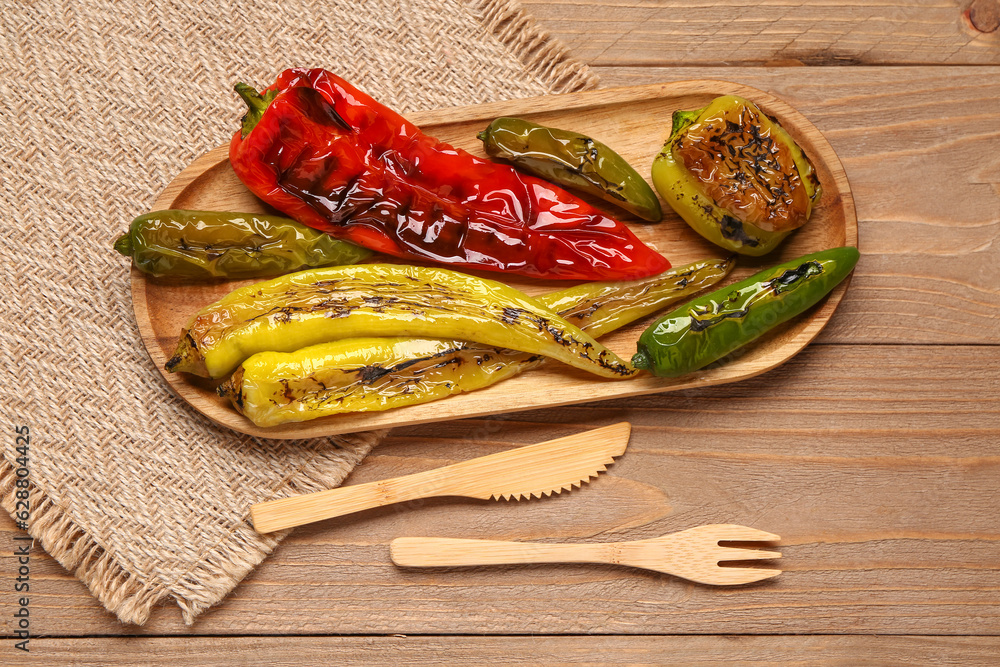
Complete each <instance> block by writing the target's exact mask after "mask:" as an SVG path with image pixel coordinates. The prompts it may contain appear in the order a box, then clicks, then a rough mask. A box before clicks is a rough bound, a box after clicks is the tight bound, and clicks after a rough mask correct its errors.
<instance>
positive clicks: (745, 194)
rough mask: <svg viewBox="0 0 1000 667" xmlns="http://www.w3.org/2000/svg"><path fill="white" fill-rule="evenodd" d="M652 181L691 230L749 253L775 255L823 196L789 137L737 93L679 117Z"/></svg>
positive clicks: (680, 113)
mask: <svg viewBox="0 0 1000 667" xmlns="http://www.w3.org/2000/svg"><path fill="white" fill-rule="evenodd" d="M652 178H653V185H654V186H655V187H656V190H657V191H658V192H659V193H660V196H661V197H663V199H664V201H666V202H667V203H668V204H669V205H670V207H671V208H673V209H674V211H676V212H677V214H678V215H680V216H681V218H683V219H684V221H685V222H687V223H688V225H689V226H690V227H691V228H692V229H694V230H695V231H696V232H698V233H699V234H701V235H702V236H703V237H705V238H706V239H708V240H709V241H711V242H712V243H714V244H716V245H718V246H720V247H722V248H726V249H728V250H732V251H734V252H737V253H740V254H743V255H750V256H760V255H764V254H767V253H769V252H771V251H772V250H774V248H776V247H777V246H778V245H779V244H780V243H781V242H782V241H783V240H784V239H785V238H786V237H787V236H788V235H789V234H791V233H792V231H794V230H795V229H797V228H798V227H801V226H802V225H804V224H805V223H806V221H807V220H808V219H809V217H810V216H811V214H812V209H813V205H814V204H815V202H817V201H818V200H819V198H820V196H821V194H822V191H821V188H820V184H819V180H818V178H817V177H816V172H815V169H814V168H813V166H812V164H811V163H810V162H809V160H808V158H807V157H806V155H805V153H803V151H802V149H801V148H800V147H799V146H798V144H796V143H795V141H794V140H793V139H792V137H791V136H790V135H789V134H788V132H786V131H785V130H784V128H782V127H781V125H780V124H778V122H777V121H775V120H774V119H772V118H770V117H768V116H767V115H766V114H764V112H763V111H761V110H760V109H759V108H758V107H757V106H756V105H755V104H753V103H752V102H750V101H748V100H745V99H743V98H740V97H736V96H733V95H727V96H724V97H719V98H717V99H715V100H713V101H712V102H711V103H710V104H709V105H708V106H706V107H705V108H704V109H699V110H697V111H675V112H674V116H673V127H672V129H671V134H670V139H668V140H667V143H666V144H665V145H664V146H663V149H662V150H661V151H660V152H659V154H658V155H657V156H656V159H655V160H654V161H653V168H652Z"/></svg>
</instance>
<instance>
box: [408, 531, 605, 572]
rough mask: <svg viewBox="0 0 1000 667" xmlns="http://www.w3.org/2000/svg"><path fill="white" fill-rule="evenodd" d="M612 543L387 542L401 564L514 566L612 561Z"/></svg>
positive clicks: (435, 539)
mask: <svg viewBox="0 0 1000 667" xmlns="http://www.w3.org/2000/svg"><path fill="white" fill-rule="evenodd" d="M615 546H616V545H615V544H613V543H607V542H604V543H597V544H579V543H577V544H544V543H538V542H501V541H496V540H463V539H456V538H451V537H397V538H396V539H394V540H393V541H392V543H391V544H390V545H389V555H390V557H391V558H392V562H393V563H395V564H396V565H402V566H404V567H448V566H458V565H518V564H521V563H613V562H616V561H615V560H614V551H613V550H614V547H615Z"/></svg>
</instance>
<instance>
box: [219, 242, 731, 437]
mask: <svg viewBox="0 0 1000 667" xmlns="http://www.w3.org/2000/svg"><path fill="white" fill-rule="evenodd" d="M732 266H733V261H732V260H706V261H701V262H696V263H694V264H689V265H688V266H684V267H678V268H675V269H672V270H670V271H668V272H666V273H663V274H661V275H659V276H656V277H653V278H647V279H644V280H637V281H633V282H623V283H587V284H583V285H579V286H577V287H571V288H569V289H566V290H562V291H560V292H554V293H551V294H546V295H544V296H541V297H538V302H539V303H541V304H542V305H543V306H545V307H546V308H548V309H549V310H552V311H555V312H558V313H559V314H560V315H561V316H563V317H564V318H566V319H567V320H568V321H570V322H573V323H574V324H576V325H578V326H579V327H580V328H581V329H583V330H584V331H586V332H587V333H589V334H591V335H593V336H595V337H597V336H601V335H603V334H606V333H608V332H610V331H613V330H615V329H617V328H619V327H621V326H624V325H626V324H628V323H630V322H633V321H635V320H637V319H639V318H641V317H645V316H646V315H649V314H651V313H653V312H656V311H657V310H660V309H662V308H664V307H666V306H668V305H670V304H672V303H674V302H676V301H678V300H680V299H682V298H685V297H687V296H689V295H691V294H693V293H695V292H698V291H700V290H702V289H704V288H705V287H709V286H711V285H714V284H715V283H717V282H718V281H720V280H721V279H722V278H723V277H725V276H726V274H727V273H728V272H729V270H730V269H731V268H732ZM542 360H543V357H541V356H539V355H535V354H531V353H526V352H516V351H513V350H510V349H503V348H497V347H490V346H486V345H478V344H475V343H469V342H464V341H457V340H427V339H404V338H362V339H359V338H352V339H348V340H341V341H336V342H332V343H325V344H321V345H314V346H311V347H307V348H304V349H301V350H297V351H295V352H291V353H278V352H262V353H260V354H255V355H254V356H252V357H250V358H249V359H247V360H246V361H244V362H243V364H242V365H241V366H240V367H239V368H237V369H236V371H235V372H234V373H233V375H232V377H231V378H230V379H229V380H228V381H227V382H225V383H224V384H223V385H221V386H220V387H219V394H220V395H222V396H225V397H228V398H229V399H230V400H231V401H232V403H233V405H234V407H235V408H236V409H237V410H238V411H239V412H241V413H242V414H244V415H246V416H247V417H248V418H249V419H250V420H251V421H253V422H254V423H255V424H256V425H258V426H275V425H277V424H282V423H285V422H291V421H306V420H309V419H316V418H318V417H324V416H328V415H334V414H340V413H345V412H374V411H380V410H388V409H390V408H397V407H402V406H405V405H415V404H418V403H426V402H428V401H433V400H436V399H439V398H443V397H445V396H450V395H451V394H457V393H460V392H466V391H472V390H475V389H480V388H482V387H487V386H489V385H492V384H495V383H496V382H499V381H500V380H503V379H506V378H508V377H511V376H512V375H516V374H518V373H520V372H522V371H524V370H527V369H529V368H532V367H533V366H535V365H537V364H538V363H540V362H541V361H542Z"/></svg>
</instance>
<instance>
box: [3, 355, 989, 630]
mask: <svg viewBox="0 0 1000 667" xmlns="http://www.w3.org/2000/svg"><path fill="white" fill-rule="evenodd" d="M998 367H1000V348H998V347H997V346H910V345H905V346H890V345H881V346H873V347H866V346H857V345H854V346H840V345H813V346H810V347H809V348H807V349H806V350H805V351H804V352H803V353H802V354H801V355H799V356H797V357H796V358H794V359H793V360H791V361H790V362H788V363H787V364H784V365H783V366H781V367H779V368H778V369H776V370H774V371H772V372H770V373H768V374H766V375H763V376H761V377H759V378H755V379H752V380H748V381H746V382H741V383H735V384H728V385H722V386H718V387H708V388H702V389H695V390H689V391H685V392H680V393H672V394H664V395H656V396H650V397H645V398H642V399H628V400H621V401H613V402H602V403H597V404H592V405H585V406H576V407H570V408H557V409H551V410H542V411H533V412H529V413H519V414H515V415H509V416H506V417H503V418H490V419H475V420H464V421H456V422H448V423H444V424H434V425H425V426H416V427H412V428H408V429H400V430H397V431H395V432H394V433H393V435H392V436H391V437H390V438H389V439H388V440H387V441H386V442H385V443H384V444H383V445H381V446H380V447H379V448H378V449H376V450H375V452H374V454H373V455H372V456H370V457H369V458H368V459H367V460H366V461H365V462H364V463H363V464H362V465H361V466H360V467H359V468H358V469H356V470H355V471H354V473H352V475H351V477H350V478H349V480H348V482H349V483H351V484H357V483H364V482H370V481H374V480H378V479H383V478H386V477H391V476H395V475H403V474H409V473H413V472H418V471H420V470H426V469H428V468H431V467H435V466H440V465H447V464H449V463H453V462H455V461H458V460H465V459H469V458H473V457H475V456H480V455H484V454H488V453H493V452H496V451H499V450H502V449H504V448H507V447H510V446H513V445H518V444H527V443H531V442H535V441H536V440H537V439H539V438H543V439H544V438H550V437H558V436H562V435H567V434H569V433H573V432H576V431H578V430H579V429H581V428H586V427H591V426H599V425H602V424H609V423H612V422H614V421H618V420H620V419H622V418H627V419H629V421H631V422H632V423H633V436H632V442H631V444H630V447H629V450H628V452H627V453H626V455H625V456H623V457H622V458H620V459H619V460H618V461H617V462H616V464H615V466H614V467H613V468H612V469H611V470H610V471H609V473H607V474H604V475H602V476H601V477H599V478H598V479H596V480H594V481H593V482H592V483H591V484H589V485H587V486H585V487H584V488H582V489H580V490H578V491H574V492H573V493H572V494H568V495H563V496H559V497H555V498H549V499H544V500H537V501H530V502H519V503H514V502H511V503H497V502H494V501H474V500H462V499H435V500H431V501H424V502H415V503H410V504H405V505H403V506H394V507H387V508H381V509H378V510H371V511H367V512H363V513H361V514H359V515H355V516H352V517H350V520H349V521H346V520H345V521H338V520H332V521H326V522H322V523H319V524H314V525H312V526H309V527H306V528H303V529H301V530H298V531H296V532H295V533H293V534H292V536H291V537H289V538H288V539H287V540H286V541H285V542H284V543H283V544H282V545H281V547H279V548H278V550H277V551H276V552H275V553H274V554H273V555H272V556H271V557H270V558H269V559H268V560H267V561H265V563H264V564H263V565H261V567H260V568H259V569H258V570H257V571H256V572H254V573H253V574H252V575H251V576H250V577H248V578H247V580H246V581H244V582H243V584H241V585H240V586H239V587H238V588H237V589H236V590H235V591H234V592H233V594H232V595H231V596H230V598H228V599H227V600H226V601H225V602H224V603H223V604H222V605H220V606H219V608H218V609H216V610H214V611H211V612H209V613H208V614H206V615H205V616H204V617H203V618H202V619H200V620H199V622H198V623H197V624H196V625H195V626H193V627H190V628H189V627H186V626H184V625H183V623H182V621H181V619H180V614H179V612H178V610H177V609H176V608H174V607H172V606H166V607H163V608H160V609H158V610H156V611H155V612H154V614H153V618H152V619H151V620H150V622H149V623H148V624H147V625H146V626H144V627H142V628H136V627H131V626H128V627H125V626H122V625H121V624H120V623H118V622H117V621H116V620H114V618H113V617H112V616H111V615H110V614H107V613H106V612H104V611H103V610H102V609H101V608H100V606H99V605H98V603H97V602H95V601H94V600H93V598H92V597H91V596H90V594H89V593H88V592H87V591H86V590H85V589H84V588H83V587H82V586H81V585H80V583H79V582H78V581H77V580H75V579H74V578H73V577H72V576H71V575H69V574H68V573H66V572H65V571H63V570H62V568H60V567H59V566H58V565H56V564H54V563H53V562H52V560H51V559H49V558H48V557H46V556H45V555H44V554H43V553H42V552H41V551H40V549H38V548H37V547H36V548H35V550H34V552H33V554H32V612H31V613H32V629H33V632H37V633H39V634H54V635H87V634H122V633H128V634H143V635H157V634H191V633H195V634H223V635H226V634H247V633H253V634H270V633H306V634H315V633H361V634H372V633H374V634H379V633H385V634H389V633H394V632H401V633H470V634H483V633H487V634H509V633H515V634H516V633H590V632H600V633H610V634H617V633H638V634H644V633H653V634H662V633H681V634H683V633H716V634H717V633H727V632H731V633H740V634H745V633H834V634H840V633H888V634H997V633H1000V548H998V544H1000V530H998V527H997V522H996V516H997V514H998V512H1000V499H998V497H997V494H996V479H997V478H998V475H1000V392H998V391H997V378H996V372H995V369H996V368H998ZM720 521H721V522H729V523H739V524H743V525H748V526H754V527H757V528H761V529H764V530H767V531H769V532H773V533H777V534H779V535H781V536H782V541H781V548H780V550H781V552H782V554H783V558H782V563H781V567H782V570H783V573H782V575H781V576H780V577H778V578H777V579H775V580H771V581H769V582H763V583H761V584H755V585H752V586H750V587H747V588H734V589H725V590H720V589H713V588H709V587H705V586H698V585H695V584H690V583H685V582H682V581H680V580H677V579H673V578H671V577H668V576H666V575H658V574H655V573H649V572H643V571H640V570H630V569H627V568H617V567H612V566H600V565H596V566H590V565H587V566H585V565H551V566H549V565H538V566H528V567H510V568H472V569H469V570H458V569H448V570H443V571H433V572H431V571H427V572H425V571H406V570H401V569H398V568H396V567H394V566H393V565H392V564H391V563H390V562H389V559H388V543H389V542H390V541H391V540H392V539H393V538H395V537H401V536H407V535H428V536H435V535H437V536H445V537H463V538H488V539H503V540H539V541H553V542H558V541H570V540H579V541H614V540H619V539H621V540H630V539H642V538H646V537H654V536H656V535H660V534H663V533H667V532H671V531H674V530H680V529H684V528H687V527H690V526H693V525H698V524H703V523H717V522H720ZM13 530H14V529H13V525H12V524H11V522H10V521H9V519H8V518H7V517H5V516H4V517H2V518H0V545H2V546H0V548H2V549H3V555H2V557H0V590H12V588H13V581H12V577H13V573H14V572H15V571H16V570H15V567H14V563H13V558H12V556H11V551H10V545H11V544H12V539H11V538H12V536H13V534H14V533H13ZM10 623H11V619H10V618H2V622H0V631H2V632H4V633H5V634H9V633H10V630H11V626H10Z"/></svg>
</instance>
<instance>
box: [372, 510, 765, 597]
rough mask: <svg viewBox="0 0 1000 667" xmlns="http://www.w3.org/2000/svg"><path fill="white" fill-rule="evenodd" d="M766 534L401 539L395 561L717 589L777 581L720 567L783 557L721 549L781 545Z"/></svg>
mask: <svg viewBox="0 0 1000 667" xmlns="http://www.w3.org/2000/svg"><path fill="white" fill-rule="evenodd" d="M780 539H781V538H780V537H778V536H777V535H773V534H771V533H765V532H764V531H762V530H756V529H754V528H747V527H746V526H737V525H733V524H712V525H707V526H697V527H695V528H689V529H687V530H682V531H680V532H679V533H671V534H669V535H663V536H662V537H656V538H652V539H648V540H636V541H634V542H604V543H575V544H543V543H538V542H500V541H493V540H462V539H452V538H445V537H399V538H396V539H395V540H393V541H392V544H391V545H390V547H389V553H390V554H391V556H392V562H394V563H395V564H396V565H402V566H405V567H446V566H454V565H511V564H520V563H611V564H614V565H627V566H631V567H640V568H643V569H646V570H655V571H657V572H665V573H666V574H672V575H674V576H676V577H682V578H684V579H690V580H691V581H697V582H699V583H702V584H711V585H713V586H734V585H737V584H749V583H752V582H754V581H760V580H762V579H768V578H770V577H776V576H778V575H779V574H781V570H770V569H763V568H744V567H721V566H720V565H719V563H720V562H722V561H733V560H759V559H762V558H781V554H780V553H778V552H776V551H761V550H759V549H742V548H736V547H724V546H720V545H719V542H720V541H740V542H777V541H778V540H780Z"/></svg>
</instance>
